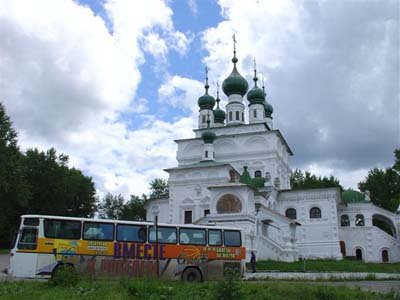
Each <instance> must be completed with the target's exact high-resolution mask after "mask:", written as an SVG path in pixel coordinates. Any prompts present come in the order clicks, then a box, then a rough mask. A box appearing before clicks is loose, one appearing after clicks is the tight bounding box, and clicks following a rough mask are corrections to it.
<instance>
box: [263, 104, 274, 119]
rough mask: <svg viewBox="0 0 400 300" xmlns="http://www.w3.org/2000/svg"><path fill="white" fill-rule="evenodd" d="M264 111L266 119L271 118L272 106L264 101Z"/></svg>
mask: <svg viewBox="0 0 400 300" xmlns="http://www.w3.org/2000/svg"><path fill="white" fill-rule="evenodd" d="M264 110H265V115H266V116H267V117H271V115H272V113H273V112H274V109H273V108H272V105H271V104H269V103H268V102H267V101H266V100H264Z"/></svg>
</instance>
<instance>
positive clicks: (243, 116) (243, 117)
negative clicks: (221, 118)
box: [242, 112, 244, 122]
mask: <svg viewBox="0 0 400 300" xmlns="http://www.w3.org/2000/svg"><path fill="white" fill-rule="evenodd" d="M242 121H243V122H244V112H242Z"/></svg>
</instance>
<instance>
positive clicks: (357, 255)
mask: <svg viewBox="0 0 400 300" xmlns="http://www.w3.org/2000/svg"><path fill="white" fill-rule="evenodd" d="M356 258H357V260H362V259H363V255H362V250H361V249H356Z"/></svg>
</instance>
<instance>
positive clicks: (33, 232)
mask: <svg viewBox="0 0 400 300" xmlns="http://www.w3.org/2000/svg"><path fill="white" fill-rule="evenodd" d="M36 247H37V229H36V228H29V227H28V228H23V229H22V232H21V237H20V238H19V242H18V249H21V250H35V249H36Z"/></svg>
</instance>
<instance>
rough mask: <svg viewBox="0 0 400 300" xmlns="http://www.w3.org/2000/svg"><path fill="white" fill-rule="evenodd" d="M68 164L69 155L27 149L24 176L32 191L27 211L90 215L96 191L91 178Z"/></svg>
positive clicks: (50, 150) (94, 202)
mask: <svg viewBox="0 0 400 300" xmlns="http://www.w3.org/2000/svg"><path fill="white" fill-rule="evenodd" d="M67 164H68V156H66V155H64V154H61V155H58V156H57V153H56V150H55V149H54V148H51V149H49V150H47V151H46V152H43V151H39V150H38V149H29V150H28V151H26V154H25V169H26V178H27V181H28V183H29V184H30V186H31V193H32V199H31V201H30V203H29V207H28V209H27V212H28V213H37V214H55V215H71V216H77V217H91V216H93V214H94V212H95V210H96V196H95V192H96V191H95V188H94V183H93V181H92V178H90V177H86V176H84V175H83V174H82V172H81V171H80V170H77V169H75V168H69V167H68V165H67Z"/></svg>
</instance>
